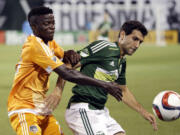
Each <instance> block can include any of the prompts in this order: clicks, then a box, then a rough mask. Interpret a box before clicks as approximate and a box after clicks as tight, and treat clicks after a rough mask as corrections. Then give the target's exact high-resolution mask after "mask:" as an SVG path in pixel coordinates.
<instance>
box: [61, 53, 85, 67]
mask: <svg viewBox="0 0 180 135" xmlns="http://www.w3.org/2000/svg"><path fill="white" fill-rule="evenodd" d="M80 59H81V56H80V55H79V54H78V53H77V52H75V51H74V50H68V51H65V52H64V58H63V62H64V63H69V64H71V65H72V66H74V65H76V64H77V63H78V62H79V61H80Z"/></svg>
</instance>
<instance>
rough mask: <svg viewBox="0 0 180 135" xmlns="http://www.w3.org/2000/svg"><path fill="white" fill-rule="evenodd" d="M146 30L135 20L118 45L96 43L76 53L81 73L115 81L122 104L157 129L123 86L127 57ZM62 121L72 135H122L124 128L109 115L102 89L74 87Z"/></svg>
mask: <svg viewBox="0 0 180 135" xmlns="http://www.w3.org/2000/svg"><path fill="white" fill-rule="evenodd" d="M146 35H147V29H146V28H145V26H144V25H143V24H141V23H140V22H138V21H127V22H125V23H124V24H123V26H122V28H121V30H120V34H119V39H118V42H117V43H111V42H108V41H104V40H98V41H95V42H93V43H91V44H90V45H88V46H87V47H85V48H84V49H82V50H80V51H79V54H80V55H81V61H80V63H79V65H80V66H81V69H80V71H81V72H82V73H83V74H85V75H87V76H90V77H93V78H96V79H99V80H103V81H107V82H116V83H118V84H119V87H120V88H121V89H122V92H123V98H122V101H123V102H124V103H125V104H127V105H128V106H129V107H131V108H132V109H134V110H136V111H137V112H139V113H140V114H141V115H142V116H143V117H144V118H145V119H146V120H148V121H149V122H150V123H151V124H152V125H153V128H154V130H157V125H156V119H155V117H154V116H153V115H152V114H151V113H149V112H147V111H146V110H145V109H144V108H143V107H142V106H141V105H140V104H139V103H138V102H137V101H136V99H135V98H134V96H133V94H132V93H131V92H130V90H129V89H128V87H127V85H126V75H125V73H126V58H125V55H132V54H133V53H134V52H135V51H136V50H137V49H138V48H139V46H140V44H141V43H142V42H143V40H144V37H145V36H146ZM72 92H73V96H72V97H71V99H70V100H69V104H68V108H67V110H66V114H65V118H66V122H67V124H68V126H69V127H70V128H71V130H72V131H73V133H74V134H75V135H125V131H124V129H123V128H122V127H121V126H120V125H119V124H118V123H117V122H116V121H115V120H114V119H113V118H112V117H111V116H110V115H109V111H108V109H107V108H106V107H105V103H106V101H107V95H108V93H107V92H106V91H104V90H103V89H102V88H99V87H94V86H88V85H76V86H75V87H73V89H72Z"/></svg>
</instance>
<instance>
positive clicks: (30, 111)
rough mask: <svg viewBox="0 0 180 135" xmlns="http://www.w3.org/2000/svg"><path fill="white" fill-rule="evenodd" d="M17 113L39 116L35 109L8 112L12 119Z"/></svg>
mask: <svg viewBox="0 0 180 135" xmlns="http://www.w3.org/2000/svg"><path fill="white" fill-rule="evenodd" d="M15 113H32V114H35V115H38V112H36V111H35V110H33V109H19V110H14V111H10V112H8V117H10V116H11V115H13V114H15Z"/></svg>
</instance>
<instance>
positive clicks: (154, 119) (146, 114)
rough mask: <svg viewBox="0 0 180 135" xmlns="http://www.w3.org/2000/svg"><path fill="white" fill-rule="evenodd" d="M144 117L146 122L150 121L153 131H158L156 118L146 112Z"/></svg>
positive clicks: (143, 114)
mask: <svg viewBox="0 0 180 135" xmlns="http://www.w3.org/2000/svg"><path fill="white" fill-rule="evenodd" d="M142 116H143V117H144V118H145V119H146V120H148V121H149V122H150V124H151V125H152V126H153V129H154V130H155V131H157V130H158V128H157V122H156V118H155V116H154V115H153V114H151V113H149V112H146V111H145V112H143V113H142Z"/></svg>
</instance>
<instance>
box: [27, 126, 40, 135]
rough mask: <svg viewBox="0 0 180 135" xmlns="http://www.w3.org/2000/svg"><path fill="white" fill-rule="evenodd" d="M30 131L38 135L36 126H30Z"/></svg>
mask: <svg viewBox="0 0 180 135" xmlns="http://www.w3.org/2000/svg"><path fill="white" fill-rule="evenodd" d="M29 131H30V132H33V133H37V131H38V128H37V126H35V125H31V126H29Z"/></svg>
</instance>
